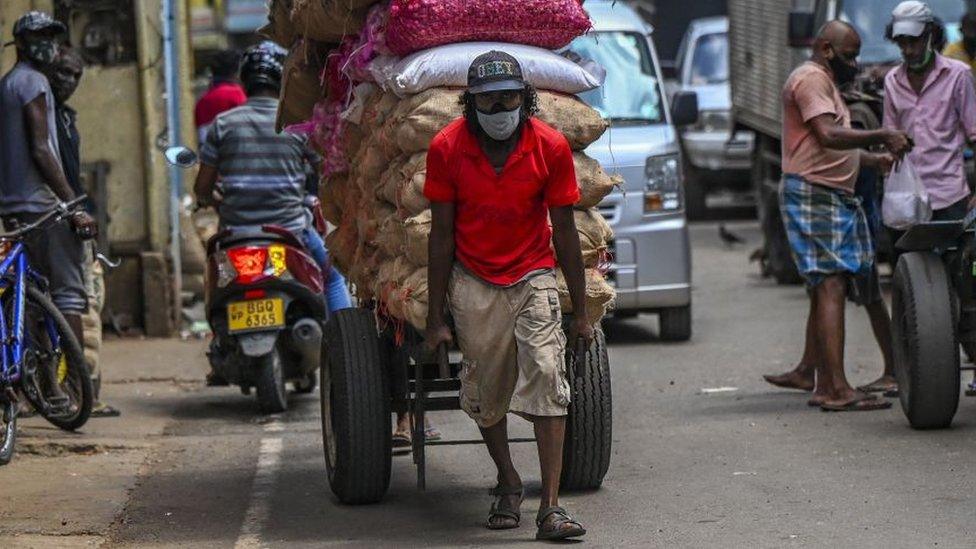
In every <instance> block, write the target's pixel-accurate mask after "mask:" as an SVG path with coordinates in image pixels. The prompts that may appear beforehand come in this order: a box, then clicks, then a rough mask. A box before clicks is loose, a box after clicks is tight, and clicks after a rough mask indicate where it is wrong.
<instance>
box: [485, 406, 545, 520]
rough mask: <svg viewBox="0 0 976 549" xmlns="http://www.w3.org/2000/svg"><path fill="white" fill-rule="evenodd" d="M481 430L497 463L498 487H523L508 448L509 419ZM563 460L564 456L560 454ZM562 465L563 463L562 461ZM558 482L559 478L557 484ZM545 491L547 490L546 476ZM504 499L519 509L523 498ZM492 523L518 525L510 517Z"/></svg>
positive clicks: (510, 496) (497, 518)
mask: <svg viewBox="0 0 976 549" xmlns="http://www.w3.org/2000/svg"><path fill="white" fill-rule="evenodd" d="M480 429H481V437H482V438H483V439H484V440H485V446H487V447H488V454H489V455H490V456H491V460H492V461H494V462H495V468H496V469H497V470H498V485H499V486H501V487H503V488H510V487H511V488H514V487H521V486H522V477H520V476H519V474H518V471H516V470H515V464H513V463H512V454H511V452H510V451H509V447H508V418H507V417H505V416H502V419H501V421H499V422H498V423H496V424H494V425H492V426H491V427H481V428H480ZM561 441H562V439H560V452H562V444H561ZM540 444H541V443H540ZM561 458H562V454H560V459H561ZM560 463H562V462H561V461H560ZM558 481H559V480H558V477H557V480H556V482H558ZM557 489H558V488H557ZM543 490H545V477H544V476H543ZM502 497H504V498H506V499H508V500H509V501H508V503H509V505H510V506H511V507H512V508H518V506H519V504H520V502H521V496H518V495H506V496H502ZM490 523H491V525H492V526H494V527H512V526H515V525H517V524H518V522H517V521H516V520H515V519H512V518H510V517H495V518H492V519H491V520H490Z"/></svg>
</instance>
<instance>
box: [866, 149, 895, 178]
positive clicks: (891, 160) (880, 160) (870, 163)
mask: <svg viewBox="0 0 976 549" xmlns="http://www.w3.org/2000/svg"><path fill="white" fill-rule="evenodd" d="M895 162H896V160H895V157H894V155H892V154H891V153H872V152H868V151H861V166H862V167H865V168H877V169H878V170H879V171H880V172H881V175H884V176H887V175H888V174H889V173H891V169H892V167H894V165H895Z"/></svg>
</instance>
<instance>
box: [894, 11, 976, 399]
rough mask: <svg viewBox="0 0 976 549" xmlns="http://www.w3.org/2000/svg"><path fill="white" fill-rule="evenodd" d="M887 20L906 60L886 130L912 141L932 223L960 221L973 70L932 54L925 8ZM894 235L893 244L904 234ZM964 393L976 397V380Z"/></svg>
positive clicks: (974, 103)
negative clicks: (929, 201) (928, 202)
mask: <svg viewBox="0 0 976 549" xmlns="http://www.w3.org/2000/svg"><path fill="white" fill-rule="evenodd" d="M891 16H892V19H891V23H890V24H889V25H888V30H887V38H888V39H889V40H892V41H894V42H895V43H896V44H898V47H899V48H901V54H902V58H903V60H904V61H903V62H902V64H901V65H899V66H898V67H896V68H895V69H893V70H892V71H891V72H889V73H888V75H887V76H886V77H885V102H884V125H885V127H886V128H892V129H899V130H903V131H905V132H907V133H908V134H909V135H910V136H911V137H912V138H913V139H914V141H915V148H914V149H913V150H912V152H911V154H909V155H908V158H909V160H911V162H912V164H913V165H914V167H915V172H916V173H918V175H919V177H920V178H921V180H922V183H923V184H924V185H925V189H926V190H927V191H928V193H929V199H930V200H931V202H932V219H933V220H935V221H950V220H955V219H962V218H963V217H965V216H966V213H967V212H968V211H969V210H970V209H972V208H973V204H972V203H971V201H970V198H969V195H970V192H969V186H968V185H967V184H966V174H965V168H964V163H963V150H964V149H965V148H966V142H967V141H969V142H976V88H974V83H973V74H972V71H971V70H970V67H969V66H968V65H966V64H965V63H962V62H960V61H956V60H955V59H949V58H947V57H943V56H942V55H941V54H939V53H938V52H937V51H935V49H934V48H933V46H932V33H933V31H934V30H935V25H936V22H935V16H934V15H933V13H932V10H931V9H929V7H928V5H926V4H924V3H922V2H917V1H910V2H902V3H901V4H899V5H898V6H897V7H895V9H894V11H893V12H892V14H891ZM892 233H893V238H894V239H895V242H897V239H898V238H900V237H901V235H902V234H903V233H901V232H899V231H892ZM970 358H973V357H970ZM966 394H967V395H971V396H972V395H976V377H974V379H973V381H972V382H970V384H969V388H968V389H967V391H966Z"/></svg>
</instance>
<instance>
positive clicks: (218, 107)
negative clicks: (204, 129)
mask: <svg viewBox="0 0 976 549" xmlns="http://www.w3.org/2000/svg"><path fill="white" fill-rule="evenodd" d="M244 103H247V94H246V93H245V92H244V88H243V87H242V86H241V85H240V84H238V83H236V82H218V83H216V84H214V85H213V86H211V88H210V89H209V90H207V93H205V94H203V97H201V98H200V100H199V101H197V105H196V108H194V109H193V119H194V122H195V123H196V126H197V127H198V128H199V127H200V126H206V125H207V124H210V123H211V122H213V121H214V118H217V115H218V114H220V113H222V112H224V111H229V110H231V109H233V108H234V107H240V106H241V105H243V104H244Z"/></svg>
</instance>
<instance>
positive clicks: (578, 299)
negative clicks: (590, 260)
mask: <svg viewBox="0 0 976 549" xmlns="http://www.w3.org/2000/svg"><path fill="white" fill-rule="evenodd" d="M549 218H550V219H551V220H552V244H553V246H554V247H555V248H556V257H557V258H558V260H559V266H560V267H561V268H562V271H563V276H564V277H566V286H567V287H568V288H569V299H570V300H572V302H573V325H572V328H571V329H570V345H575V343H576V338H578V337H582V338H583V339H584V340H585V341H586V343H587V346H589V343H590V341H591V340H592V339H593V326H592V325H591V324H590V322H589V316H588V311H587V310H586V275H585V274H584V273H583V252H582V251H581V250H580V240H579V232H577V230H576V219H575V218H574V217H573V207H572V206H557V207H553V208H549Z"/></svg>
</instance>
